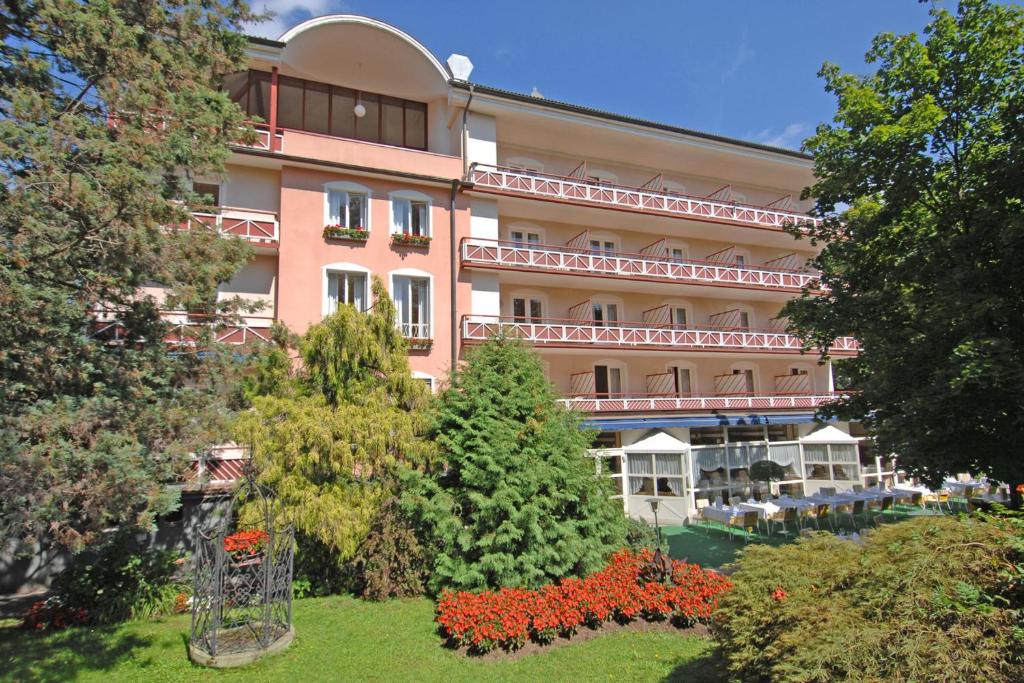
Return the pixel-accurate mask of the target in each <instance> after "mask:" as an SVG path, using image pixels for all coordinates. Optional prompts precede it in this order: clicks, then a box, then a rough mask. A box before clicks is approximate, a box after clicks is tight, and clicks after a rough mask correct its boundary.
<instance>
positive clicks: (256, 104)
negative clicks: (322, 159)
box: [224, 70, 427, 149]
mask: <svg viewBox="0 0 1024 683" xmlns="http://www.w3.org/2000/svg"><path fill="white" fill-rule="evenodd" d="M270 81H271V75H270V74H269V73H267V72H265V71H254V70H250V71H241V72H238V73H234V74H230V75H228V76H227V77H226V78H225V79H224V90H226V91H227V93H228V95H229V96H230V97H231V100H232V101H234V102H237V103H238V104H239V106H240V107H242V109H243V110H244V111H245V112H246V113H248V114H249V115H250V116H253V117H259V118H260V119H262V120H263V121H267V120H268V119H269V118H270ZM277 93H278V94H277V123H278V125H279V126H281V127H282V128H291V129H294V130H304V131H308V132H311V133H320V134H323V135H333V136H337V137H346V138H356V139H359V140H366V141H368V142H380V143H383V144H385V145H395V146H398V147H409V148H412V149H426V148H427V105H426V104H424V103H422V102H412V101H410V100H403V99H399V98H397V97H386V96H382V95H378V94H376V93H370V92H363V91H359V90H353V89H351V88H345V87H342V86H337V85H328V84H327V83H317V82H314V81H307V80H303V79H301V78H291V77H288V76H280V77H279V78H278V81H277ZM356 105H362V106H363V107H364V108H365V113H364V114H363V116H356V113H355V110H356Z"/></svg>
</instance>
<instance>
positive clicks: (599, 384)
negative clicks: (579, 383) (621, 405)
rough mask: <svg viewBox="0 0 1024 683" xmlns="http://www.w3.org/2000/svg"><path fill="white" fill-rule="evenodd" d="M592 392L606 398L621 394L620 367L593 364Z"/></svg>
mask: <svg viewBox="0 0 1024 683" xmlns="http://www.w3.org/2000/svg"><path fill="white" fill-rule="evenodd" d="M594 393H595V394H597V395H598V396H602V397H604V398H607V397H608V396H621V395H622V369H621V368H613V367H609V366H607V365H595V366H594Z"/></svg>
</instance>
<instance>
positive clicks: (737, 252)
mask: <svg viewBox="0 0 1024 683" xmlns="http://www.w3.org/2000/svg"><path fill="white" fill-rule="evenodd" d="M737 257H739V258H742V259H743V265H740V264H739V263H737V261H736V258H737ZM732 262H733V265H735V266H737V267H739V268H752V267H753V266H754V261H753V257H752V256H751V255H750V250H749V249H742V248H739V247H733V250H732Z"/></svg>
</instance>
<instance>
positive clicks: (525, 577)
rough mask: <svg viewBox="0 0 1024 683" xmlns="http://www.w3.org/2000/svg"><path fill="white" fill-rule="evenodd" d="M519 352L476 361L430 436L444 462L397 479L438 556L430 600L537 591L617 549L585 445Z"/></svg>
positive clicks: (614, 517)
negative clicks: (508, 589) (455, 592)
mask: <svg viewBox="0 0 1024 683" xmlns="http://www.w3.org/2000/svg"><path fill="white" fill-rule="evenodd" d="M556 399H557V396H556V394H555V391H554V389H553V387H552V386H551V384H550V383H549V382H548V380H547V379H546V378H545V376H544V370H543V368H542V367H541V363H540V360H539V359H538V357H537V356H536V354H534V353H533V352H532V351H530V350H529V349H527V348H526V347H524V346H523V345H522V344H521V343H519V342H518V341H516V340H511V339H496V340H493V341H489V342H487V343H486V344H484V345H482V346H480V347H478V348H475V349H472V350H471V351H470V352H469V353H468V354H467V357H466V361H465V364H464V365H463V366H462V367H460V369H459V370H458V371H457V372H455V373H454V374H453V376H452V379H451V386H450V387H449V388H448V389H446V390H445V391H444V393H443V394H442V395H441V397H440V400H439V408H438V418H437V422H436V424H435V425H434V428H433V430H432V432H431V436H432V437H433V438H434V439H435V440H436V441H437V444H438V446H439V448H440V450H441V453H442V456H443V458H444V460H445V467H444V469H443V470H439V471H437V472H435V473H434V474H433V475H431V476H428V475H420V474H418V473H412V474H409V475H407V476H406V477H405V478H404V479H403V483H404V485H405V490H404V491H403V504H404V506H405V507H406V509H407V510H409V511H410V514H411V515H412V516H413V518H414V520H415V521H416V523H417V525H418V528H419V530H420V534H421V536H422V538H423V539H424V542H425V543H426V545H428V547H430V548H431V550H432V551H433V552H434V553H436V558H435V560H434V568H433V574H432V575H431V578H430V583H429V588H430V589H431V590H434V591H438V590H440V589H442V588H455V589H479V588H496V587H501V586H514V587H530V588H533V587H537V586H540V585H542V584H545V583H550V582H551V581H554V580H556V579H559V578H562V577H566V576H582V575H583V574H586V573H587V572H590V571H594V570H596V569H598V568H600V567H601V566H602V564H603V563H604V561H605V560H606V559H607V557H608V555H609V554H610V553H611V552H612V551H613V550H616V549H618V548H620V547H622V545H623V543H624V537H625V527H624V518H623V514H622V510H621V508H620V507H619V506H618V505H617V504H616V503H615V502H613V501H612V500H610V496H611V494H612V492H611V486H610V484H609V482H608V481H607V480H604V479H601V478H599V477H597V476H595V472H594V465H593V463H592V462H591V461H590V460H589V459H587V458H586V457H585V456H586V449H587V448H588V447H589V446H590V443H591V439H592V434H591V433H590V432H587V431H584V430H581V429H580V418H579V417H578V415H577V414H576V413H573V412H571V411H569V410H567V409H565V408H563V407H561V406H560V405H559V404H558V403H557V402H556Z"/></svg>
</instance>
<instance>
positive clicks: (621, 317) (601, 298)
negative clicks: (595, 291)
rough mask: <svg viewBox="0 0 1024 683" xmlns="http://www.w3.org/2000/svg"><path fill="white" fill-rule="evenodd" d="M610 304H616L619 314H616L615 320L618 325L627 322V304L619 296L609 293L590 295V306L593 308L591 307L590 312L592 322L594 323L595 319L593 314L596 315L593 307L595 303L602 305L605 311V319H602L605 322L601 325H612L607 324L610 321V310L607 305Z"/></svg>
mask: <svg viewBox="0 0 1024 683" xmlns="http://www.w3.org/2000/svg"><path fill="white" fill-rule="evenodd" d="M609 304H611V305H613V306H615V308H616V311H617V312H618V314H617V315H616V318H615V321H614V322H615V323H616V325H617V326H619V325H621V323H623V322H625V321H626V320H627V318H626V306H625V304H624V303H623V302H622V299H620V298H619V297H617V296H608V295H607V294H600V295H598V296H592V297H590V307H591V308H590V311H589V313H590V319H591V322H592V323H593V319H594V318H593V316H594V308H593V307H594V306H595V305H597V306H601V308H602V309H603V311H604V313H605V319H604V320H603V321H602V322H603V323H605V324H604V325H601V327H610V325H608V324H607V323H608V322H609V321H608V316H607V312H608V308H607V306H608V305H609ZM595 326H596V325H595Z"/></svg>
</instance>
